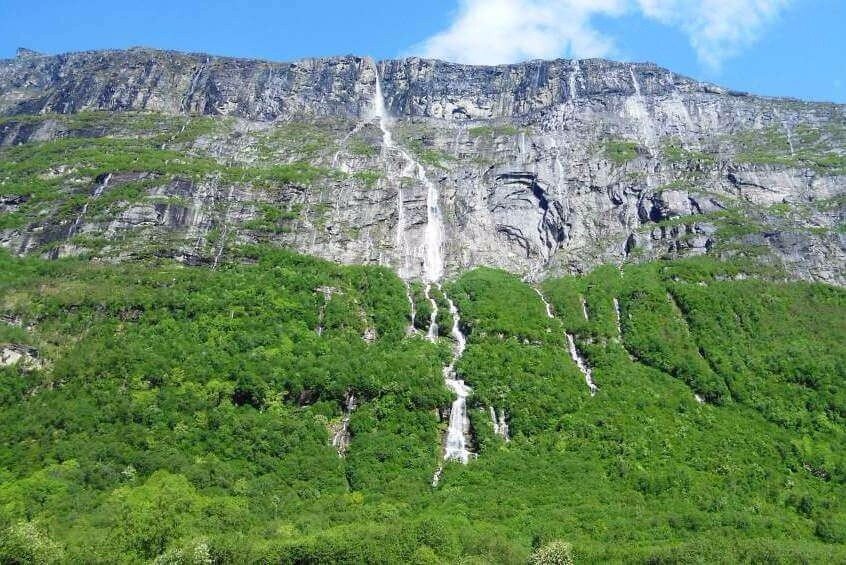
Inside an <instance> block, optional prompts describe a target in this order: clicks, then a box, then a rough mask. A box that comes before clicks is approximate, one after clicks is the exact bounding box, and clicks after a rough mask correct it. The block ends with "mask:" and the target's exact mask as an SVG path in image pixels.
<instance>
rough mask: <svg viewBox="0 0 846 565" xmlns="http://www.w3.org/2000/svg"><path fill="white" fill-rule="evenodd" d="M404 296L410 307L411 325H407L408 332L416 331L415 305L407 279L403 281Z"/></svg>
mask: <svg viewBox="0 0 846 565" xmlns="http://www.w3.org/2000/svg"><path fill="white" fill-rule="evenodd" d="M405 297H406V298H407V299H408V305H409V307H410V308H411V325H410V326H409V327H408V333H410V334H414V333H417V328H416V327H414V324H415V323H416V322H417V306H416V305H415V304H414V298H413V297H412V296H411V286H409V284H408V281H405Z"/></svg>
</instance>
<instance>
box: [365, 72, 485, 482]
mask: <svg viewBox="0 0 846 565" xmlns="http://www.w3.org/2000/svg"><path fill="white" fill-rule="evenodd" d="M373 115H374V117H378V118H379V128H380V129H381V130H382V142H383V146H384V150H386V151H396V152H397V153H398V154H399V155H400V157H401V158H402V160H403V161H404V162H405V163H406V165H407V168H408V169H412V170H414V171H416V175H417V179H418V180H419V181H420V183H421V184H422V185H423V186H424V187H425V188H426V228H425V231H424V235H423V273H422V274H423V281H424V282H425V283H426V287H425V291H424V293H425V295H426V298H427V299H428V300H429V303H430V304H431V305H432V315H431V317H430V319H429V330H428V332H427V337H428V339H430V340H431V341H436V340H437V338H438V333H437V332H438V325H437V316H438V304H437V302H435V300H434V299H433V298H432V295H431V290H432V285H433V284H434V285H437V286H438V289H439V290H441V292H442V293H443V296H444V299H445V300H446V303H447V305H448V307H449V312H450V314H452V328H451V331H450V333H451V335H452V338H453V340H454V342H455V346H454V348H453V353H452V359H451V360H450V363H449V365H447V366H446V367H444V369H443V376H444V383H445V384H446V386H447V388H449V389H450V390H451V391H453V393H455V396H456V398H455V400H454V401H453V403H452V406H451V408H450V415H449V426H448V430H447V436H446V440H445V445H444V461H451V460H454V461H460V462H462V463H467V461H468V460H469V459H470V451H469V450H468V449H467V436H468V435H469V432H470V419H469V417H468V416H467V397H468V396H470V393H471V392H472V391H471V389H470V387H468V386H467V385H466V384H464V381H463V380H461V379H458V378H456V374H455V364H456V363H457V362H458V360H459V359H460V358H461V356H462V355H463V354H464V349H465V348H466V347H467V339H466V338H465V336H464V334H463V333H462V332H461V326H460V320H461V317H460V316H459V314H458V308H456V306H455V303H453V301H452V300H451V299H450V298H449V296H447V294H446V293H445V292H443V289H442V288H441V286H440V285H439V284H438V282H439V281H440V280H441V278H442V277H443V275H444V259H443V241H444V222H443V214H442V212H441V206H440V194H439V191H438V187H437V186H436V185H435V183H433V182H432V181H431V180H429V177H428V176H427V175H426V169H425V168H424V167H423V165H422V164H421V163H420V162H418V161H416V160H415V159H414V157H412V155H411V154H410V153H408V152H407V151H405V150H404V149H402V148H401V147H399V146H398V145H397V144H396V143H395V142H394V138H393V135H392V134H391V130H390V123H391V121H390V117H389V115H388V110H387V107H386V105H385V98H384V94H383V93H382V81H381V79H380V77H379V69H378V67H376V94H375V97H374V100H373ZM405 230H406V226H405V212H404V206H403V202H402V191H401V190H398V222H397V236H396V239H397V249H398V250H399V251H400V252H401V253H402V254H403V257H402V261H403V268H401V269H400V276H401V277H403V278H407V277H408V275H409V273H408V266H409V265H410V263H411V258H410V257H409V252H408V245H407V242H406V240H405ZM412 308H413V306H412ZM442 472H443V469H442V468H438V470H437V471H436V472H435V476H434V478H433V479H432V484H433V485H437V484H438V481H439V480H440V476H441V473H442Z"/></svg>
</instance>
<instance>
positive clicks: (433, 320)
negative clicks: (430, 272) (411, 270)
mask: <svg viewBox="0 0 846 565" xmlns="http://www.w3.org/2000/svg"><path fill="white" fill-rule="evenodd" d="M423 294H424V295H425V296H426V300H428V301H429V304H430V305H431V307H432V314H431V315H430V316H429V331H428V332H426V338H427V339H428V340H429V341H431V342H432V343H434V342H436V341H437V340H438V302H437V301H436V300H435V299H434V298H432V285H431V284H427V285H426V287H425V289H424V290H423Z"/></svg>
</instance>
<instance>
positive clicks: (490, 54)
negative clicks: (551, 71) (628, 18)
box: [416, 0, 628, 64]
mask: <svg viewBox="0 0 846 565" xmlns="http://www.w3.org/2000/svg"><path fill="white" fill-rule="evenodd" d="M627 2H628V0H552V1H550V0H461V2H460V6H459V10H458V13H457V16H456V18H455V20H454V21H453V22H452V24H451V25H450V27H449V28H448V29H446V30H444V31H442V32H441V33H439V34H437V35H435V36H433V37H431V38H429V39H427V40H426V41H425V42H423V44H422V45H420V46H418V48H417V50H416V51H418V52H420V54H422V55H423V56H425V57H432V58H438V59H446V60H448V61H457V62H462V63H474V64H497V63H512V62H515V61H524V60H526V59H548V58H553V57H559V56H561V55H575V56H579V57H601V56H606V55H608V54H610V53H611V52H612V50H613V42H612V41H611V39H610V38H607V37H604V36H603V35H602V34H600V33H599V32H597V31H596V30H595V29H593V27H592V26H591V24H590V18H591V17H592V16H594V15H596V14H606V15H619V14H622V12H623V11H624V9H625V7H626V3H627Z"/></svg>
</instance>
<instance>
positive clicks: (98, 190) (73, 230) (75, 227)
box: [66, 173, 112, 238]
mask: <svg viewBox="0 0 846 565" xmlns="http://www.w3.org/2000/svg"><path fill="white" fill-rule="evenodd" d="M111 180H112V173H109V174H107V175H106V176H105V178H104V179H103V182H101V183H100V184H99V185H97V188H95V189H94V193H93V194H92V195H91V196H90V197H89V198H88V200H86V201H85V204H84V205H83V206H82V210H80V212H79V215H78V216H77V217H76V219H75V220H74V221H73V224H72V225H71V227H70V229H69V230H68V234H67V236H66V237H68V238H70V237H71V236H73V235H74V234H76V231H77V230H78V229H79V227H80V226H81V225H82V219H83V218H84V217H85V214H87V213H88V207H89V206H90V205H91V203H92V202H93V201H94V200H96V199H97V198H99V197H100V195H102V194H103V191H104V190H106V187H108V186H109V181H111Z"/></svg>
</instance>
